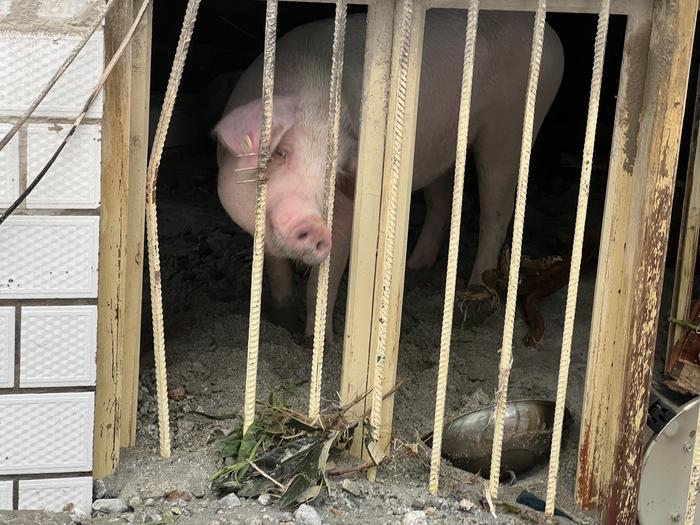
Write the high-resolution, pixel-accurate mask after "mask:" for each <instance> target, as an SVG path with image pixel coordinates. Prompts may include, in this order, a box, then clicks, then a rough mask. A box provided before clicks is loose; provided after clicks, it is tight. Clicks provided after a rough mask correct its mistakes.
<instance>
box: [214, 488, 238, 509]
mask: <svg viewBox="0 0 700 525" xmlns="http://www.w3.org/2000/svg"><path fill="white" fill-rule="evenodd" d="M241 505H242V503H241V500H240V499H238V496H236V495H235V494H234V493H233V492H232V493H231V494H229V495H227V496H224V497H223V498H221V499H220V500H219V506H220V507H222V508H227V509H234V508H236V507H240V506H241Z"/></svg>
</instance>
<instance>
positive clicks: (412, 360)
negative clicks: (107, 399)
mask: <svg viewBox="0 0 700 525" xmlns="http://www.w3.org/2000/svg"><path fill="white" fill-rule="evenodd" d="M200 160H201V162H197V161H196V159H195V160H193V159H192V158H189V160H188V161H185V159H183V158H179V157H177V156H175V157H173V156H170V157H168V158H166V160H165V161H164V163H163V168H162V172H163V173H164V174H166V175H167V174H171V172H172V173H179V174H180V176H177V177H176V176H173V177H172V178H171V179H170V181H171V182H168V180H169V179H168V177H164V182H163V185H162V188H161V190H160V193H159V216H160V235H161V237H160V242H161V256H162V259H161V264H162V276H163V281H162V282H163V290H164V301H165V319H166V341H167V356H168V365H169V369H168V373H169V387H170V388H176V387H184V389H185V391H186V393H187V395H186V397H185V399H182V400H179V401H171V417H172V435H173V449H174V453H173V457H172V458H170V459H167V460H163V459H160V458H159V457H158V455H157V445H158V426H157V413H156V404H155V397H154V391H155V374H154V370H153V364H152V349H151V332H150V327H149V323H150V304H149V303H148V298H146V299H145V304H144V321H143V333H142V335H143V339H142V340H143V352H142V354H143V355H142V364H141V380H140V389H139V418H138V425H137V436H138V438H137V443H138V446H137V448H134V449H129V450H123V451H122V457H121V466H120V469H119V471H118V472H117V474H116V475H114V476H110V477H109V478H107V479H105V480H104V483H105V494H106V497H114V498H117V497H118V498H121V500H122V501H124V502H126V503H128V504H129V505H131V506H132V507H133V509H134V511H133V512H127V513H125V514H122V515H108V516H99V517H96V518H94V519H93V520H85V521H83V523H99V524H102V523H125V522H130V523H178V524H203V525H206V524H211V525H216V524H249V525H253V524H275V523H285V522H291V521H293V516H291V515H290V514H287V513H283V512H280V511H279V510H276V508H275V506H274V505H272V506H265V505H261V504H260V503H259V502H257V501H255V500H252V501H245V500H244V501H243V504H242V505H241V506H240V507H235V508H226V507H225V506H222V505H221V504H220V503H219V502H217V500H216V498H215V497H214V496H213V495H212V494H211V493H210V491H209V487H208V481H207V480H208V477H209V476H210V475H211V474H212V473H213V472H214V471H215V470H216V468H217V465H218V463H217V462H218V456H217V454H218V450H217V449H216V448H215V447H214V446H213V445H208V444H207V441H208V438H209V436H210V435H211V434H212V432H213V431H214V429H216V428H221V429H223V430H229V429H231V428H233V427H234V426H235V425H236V424H237V421H236V420H224V421H212V420H210V419H207V418H204V417H202V416H200V415H197V414H194V413H193V412H197V411H198V412H205V413H208V414H231V413H235V414H240V413H241V409H242V400H243V381H244V370H245V363H246V343H247V329H248V320H247V310H248V300H249V296H248V290H249V279H250V244H251V242H250V239H249V237H248V236H247V235H246V234H244V233H242V232H241V231H240V230H239V229H238V228H237V227H236V226H235V225H234V224H233V223H232V222H231V221H230V220H229V219H228V217H227V216H226V215H225V213H224V212H223V210H222V209H221V207H220V205H219V204H218V201H217V197H216V193H215V183H214V179H213V171H212V170H213V166H212V165H211V159H210V158H206V159H200ZM193 166H194V167H193ZM183 174H184V175H187V177H189V179H188V181H187V182H186V183H183V182H182V181H183V179H187V177H183V176H182V175H183ZM178 181H179V182H178ZM547 187H548V188H549V190H550V191H551V192H552V193H554V192H557V191H559V193H558V194H557V195H558V197H557V199H552V198H551V195H552V194H550V193H547V192H543V191H541V188H539V187H538V185H537V179H535V180H534V182H533V187H532V188H533V189H532V190H531V197H532V198H531V201H530V206H529V208H528V214H527V218H526V221H527V223H528V229H527V232H526V246H525V253H527V254H528V255H531V256H533V257H535V256H540V255H551V254H553V253H554V252H555V250H556V246H555V244H556V243H555V241H554V239H555V236H556V232H557V230H558V229H560V228H561V227H562V226H564V227H566V226H567V225H571V224H572V222H573V219H572V217H573V213H574V209H575V208H574V206H573V205H572V203H574V202H575V197H576V196H575V188H574V190H572V191H567V192H565V193H564V194H562V193H561V191H560V189H558V188H557V185H556V183H555V182H552V181H551V180H550V181H549V184H548V186H547ZM593 193H594V194H593V197H592V199H593V200H592V202H591V216H592V217H593V219H592V223H593V227H599V226H597V225H596V220H598V219H596V217H599V216H600V212H601V210H602V198H601V196H600V195H599V193H600V192H598V193H596V191H595V188H594V192H593ZM416 203H417V204H416V206H415V207H414V210H415V211H414V212H413V214H412V217H413V216H414V215H415V216H416V219H415V221H413V220H412V221H413V222H420V199H419V198H417V199H416ZM466 208H467V209H466V211H465V222H464V224H465V226H464V228H463V236H462V239H463V240H462V254H461V255H462V257H461V264H460V268H461V270H460V273H461V274H462V275H468V269H469V265H470V263H471V259H472V257H473V255H474V251H475V248H476V233H477V225H476V213H475V212H474V210H473V207H471V206H470V204H469V203H466ZM413 236H414V233H413V231H412V233H411V239H412V238H413ZM444 264H445V261H444V256H443V257H442V258H441V260H440V262H439V264H438V265H437V266H436V268H435V269H434V270H433V271H431V272H430V274H429V275H427V276H423V279H422V280H420V281H418V282H414V283H413V284H411V285H410V286H407V290H406V293H405V300H404V312H403V326H402V334H401V350H400V358H399V367H398V379H399V380H405V382H404V383H403V386H402V387H401V388H400V389H399V390H398V391H397V392H396V394H395V417H394V437H395V442H394V443H395V447H398V446H400V444H401V443H411V442H415V441H416V440H417V435H420V434H423V433H425V432H427V431H429V430H432V418H433V411H434V390H435V386H436V376H437V368H438V350H439V333H440V325H441V312H442V301H443V293H444V290H443V286H444V284H443V282H444ZM594 280H595V268H594V266H592V265H589V266H587V267H586V268H584V270H583V273H582V276H581V285H580V290H579V302H578V311H577V325H576V329H575V333H574V344H573V355H572V361H571V372H570V379H569V390H568V397H567V407H568V409H569V410H570V412H571V414H572V415H573V424H572V425H571V427H570V428H569V430H568V433H567V436H566V439H565V441H564V444H563V449H562V458H561V471H560V477H559V480H560V481H559V492H558V508H560V509H561V510H563V511H564V512H566V513H568V514H569V515H570V516H572V517H573V518H574V519H576V521H577V522H579V523H595V520H594V519H593V518H592V517H591V516H590V515H587V514H584V513H581V512H580V511H578V510H577V509H576V507H575V505H574V502H573V483H574V475H575V471H576V449H577V441H578V433H579V421H580V413H581V405H582V396H583V389H584V382H585V367H586V353H587V344H588V333H589V329H590V312H591V309H592V301H593V292H594ZM299 286H300V290H301V289H302V288H301V287H303V280H302V279H301V277H300V282H299ZM343 286H344V285H343ZM344 298H345V295H344V290H341V294H340V297H339V300H338V304H339V307H338V308H337V309H336V312H335V316H334V322H335V331H336V333H341V330H342V324H343V312H344ZM564 304H565V289H562V290H560V291H558V292H556V293H555V294H554V295H553V296H551V297H549V298H548V299H546V300H545V301H544V303H543V305H542V312H543V314H544V317H545V329H546V331H545V336H544V339H543V341H542V345H541V348H539V349H533V348H528V347H526V346H525V345H524V344H523V342H522V340H523V337H524V336H525V333H526V327H525V325H524V323H523V321H522V313H521V310H519V311H518V320H517V323H516V327H515V339H514V364H513V370H512V375H511V379H510V385H509V399H511V400H512V399H519V398H520V399H522V398H537V399H547V400H553V399H554V392H555V390H556V377H557V371H558V366H559V350H560V344H561V332H562V329H563V322H564ZM502 321H503V317H502V309H501V312H500V313H499V314H498V315H496V316H495V317H494V318H492V319H491V320H490V321H488V322H487V323H486V324H485V325H483V326H478V327H473V328H472V327H460V326H457V327H456V328H455V331H454V336H453V343H452V353H451V363H450V377H449V382H448V396H447V414H448V416H453V415H457V414H460V413H463V412H466V411H469V410H473V409H477V408H482V407H486V406H488V405H490V404H491V403H492V402H493V400H494V392H495V389H496V381H497V370H498V360H499V353H498V349H499V346H500V341H501V331H502ZM661 339H663V334H662V336H661V337H660V340H661ZM336 340H337V339H336ZM260 352H261V353H260V365H259V375H258V393H259V398H260V399H266V398H267V396H268V395H269V393H270V392H271V391H274V392H276V393H277V394H280V393H282V395H283V396H284V397H285V399H287V400H288V402H289V404H290V405H291V406H293V407H296V408H298V409H300V410H302V411H303V410H304V409H305V408H306V404H307V396H308V387H309V379H308V378H309V370H310V362H311V353H310V350H308V349H306V348H304V347H302V346H300V345H299V344H297V342H296V340H295V338H294V337H292V335H291V334H290V333H288V332H287V331H285V330H284V329H282V328H279V327H276V326H274V325H272V324H270V323H268V322H267V321H263V323H262V343H261V349H260ZM341 361H342V347H341V345H339V344H334V345H331V346H330V347H328V348H327V350H326V354H325V361H324V385H323V395H324V397H325V399H327V400H332V399H337V394H336V392H337V390H338V386H339V379H340V378H339V372H340V368H341ZM346 478H347V479H349V480H350V481H344V478H342V477H338V478H331V491H330V495H327V496H323V497H321V498H319V499H317V500H316V501H314V502H313V506H314V507H315V508H316V510H317V511H318V513H319V514H320V516H321V518H322V520H323V523H326V524H329V525H330V524H340V523H363V524H365V525H379V524H389V523H405V524H408V523H424V522H422V521H416V522H413V521H410V520H411V519H413V518H414V517H415V513H414V514H409V511H412V510H414V511H416V510H417V511H418V513H419V517H421V518H422V517H423V515H424V516H425V518H426V519H427V523H436V524H437V523H443V524H453V523H454V524H456V523H465V524H469V523H471V524H491V523H499V524H520V523H542V522H543V514H542V513H540V512H536V511H534V510H532V509H529V508H527V507H524V506H521V505H518V504H516V503H515V499H516V498H517V496H518V495H519V494H520V492H521V491H522V490H524V489H526V490H528V491H530V492H531V493H533V494H535V495H537V496H539V497H540V498H544V496H545V492H546V465H543V466H540V467H537V468H536V469H534V470H533V471H531V472H529V473H528V474H527V475H524V476H522V477H521V478H520V479H517V480H516V481H515V483H514V484H513V485H504V486H503V487H502V491H501V501H502V502H505V503H508V504H511V505H506V506H503V505H499V506H497V509H496V511H497V518H495V519H494V518H493V517H492V516H491V515H490V514H489V513H488V511H487V510H486V509H485V507H484V505H483V485H482V482H481V481H480V480H479V481H476V482H475V481H474V476H473V475H472V474H470V473H467V472H464V471H460V470H458V469H456V468H453V467H451V466H450V465H449V464H447V463H446V462H445V464H444V468H443V470H442V481H441V497H440V498H431V497H429V496H428V492H427V481H428V467H427V465H426V464H424V463H422V462H420V461H419V460H417V459H416V458H410V457H406V456H403V457H402V458H400V459H396V460H393V461H389V462H388V463H387V464H386V465H383V466H382V467H381V468H380V469H379V474H378V481H377V483H370V482H368V481H366V480H365V479H364V477H363V475H361V474H359V475H358V474H354V475H350V476H346ZM172 490H184V491H187V492H188V493H189V494H191V496H192V499H191V500H190V501H184V500H182V499H181V500H179V501H175V502H167V501H164V500H163V496H164V494H166V493H167V492H169V491H172ZM187 497H189V496H187ZM460 502H461V503H460ZM421 511H422V512H423V513H424V514H420V512H421ZM14 519H15V520H19V519H20V518H18V517H15V518H14ZM23 519H27V520H29V521H26V522H22V521H9V523H34V521H31V520H32V519H34V518H31V517H25V518H23ZM43 519H44V521H38V522H37V523H51V522H50V521H47V520H49V518H47V517H46V516H45V515H44V518H43ZM51 519H56V520H60V519H63V518H61V517H60V516H55V517H54V518H51ZM66 519H67V518H66ZM0 521H1V520H0ZM562 522H565V523H569V522H568V521H565V520H562ZM55 523H62V522H61V521H56V522H55ZM297 523H301V521H299V520H297Z"/></svg>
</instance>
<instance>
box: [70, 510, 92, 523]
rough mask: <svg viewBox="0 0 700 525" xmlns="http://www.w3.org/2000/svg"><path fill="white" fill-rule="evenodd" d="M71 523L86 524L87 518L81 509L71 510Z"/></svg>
mask: <svg viewBox="0 0 700 525" xmlns="http://www.w3.org/2000/svg"><path fill="white" fill-rule="evenodd" d="M69 517H70V519H71V521H72V522H73V523H75V524H76V525H81V524H82V523H87V521H88V519H89V516H88V515H87V514H85V513H84V512H83V511H82V510H81V509H75V508H74V509H73V510H72V511H71V513H70V515H69Z"/></svg>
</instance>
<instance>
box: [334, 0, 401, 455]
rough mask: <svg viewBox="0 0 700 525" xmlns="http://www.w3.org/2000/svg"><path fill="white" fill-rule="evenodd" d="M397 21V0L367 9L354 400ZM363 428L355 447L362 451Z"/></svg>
mask: <svg viewBox="0 0 700 525" xmlns="http://www.w3.org/2000/svg"><path fill="white" fill-rule="evenodd" d="M393 24H394V2H393V1H386V0H378V1H376V2H373V3H370V4H369V6H368V9H367V36H366V43H365V65H364V79H363V84H362V108H361V111H362V113H361V122H360V137H359V153H358V155H359V162H358V166H357V182H356V189H355V214H354V217H353V226H352V247H351V251H350V270H349V276H348V293H347V310H346V314H345V337H344V349H343V369H342V373H341V387H340V394H341V400H342V402H343V403H344V404H345V403H351V402H352V401H353V400H355V399H357V398H358V397H359V396H362V395H363V394H364V393H365V392H367V391H368V390H369V389H370V388H371V387H370V385H371V383H370V382H369V380H370V376H369V374H370V372H369V371H370V368H371V367H370V336H371V326H372V304H373V302H374V275H375V273H376V268H377V242H378V237H379V210H380V202H381V196H382V177H381V174H382V171H383V166H384V143H385V140H386V125H387V112H388V101H389V91H388V86H389V79H390V73H391V46H392V41H393V39H392V35H393V30H392V29H393ZM369 406H370V405H369V399H367V398H366V399H365V400H364V401H363V402H361V403H357V404H356V405H354V406H353V407H352V409H351V410H350V415H351V417H360V416H362V414H364V413H365V411H366V410H367V408H368V407H369ZM363 431H364V430H363V428H358V429H357V431H356V433H355V437H356V438H357V439H355V440H354V441H353V448H352V453H353V454H354V455H356V456H362V454H363V447H362V440H361V436H362V433H363Z"/></svg>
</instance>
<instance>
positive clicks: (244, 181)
mask: <svg viewBox="0 0 700 525" xmlns="http://www.w3.org/2000/svg"><path fill="white" fill-rule="evenodd" d="M258 180H260V179H246V180H237V181H236V184H246V183H248V182H258Z"/></svg>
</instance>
